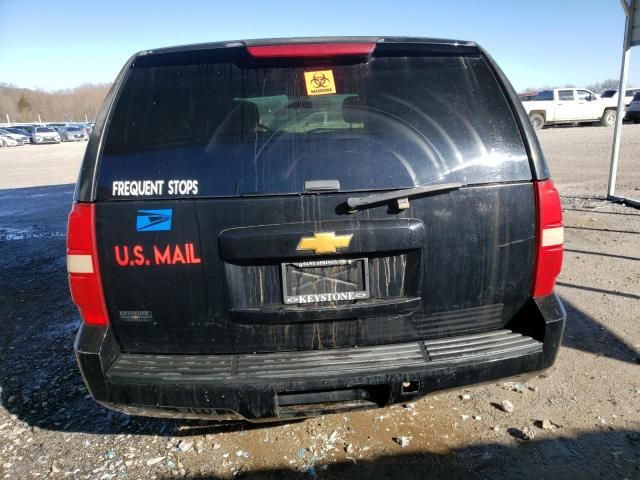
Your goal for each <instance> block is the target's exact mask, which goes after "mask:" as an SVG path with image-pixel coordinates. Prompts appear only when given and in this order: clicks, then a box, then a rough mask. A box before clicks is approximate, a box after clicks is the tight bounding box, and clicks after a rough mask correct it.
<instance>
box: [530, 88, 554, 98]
mask: <svg viewBox="0 0 640 480" xmlns="http://www.w3.org/2000/svg"><path fill="white" fill-rule="evenodd" d="M534 100H537V101H545V100H553V90H542V91H541V92H538V94H537V95H536V96H535V98H534Z"/></svg>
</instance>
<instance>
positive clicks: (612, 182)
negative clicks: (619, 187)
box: [607, 0, 633, 200]
mask: <svg viewBox="0 0 640 480" xmlns="http://www.w3.org/2000/svg"><path fill="white" fill-rule="evenodd" d="M620 3H622V7H623V9H624V13H625V16H626V19H625V26H624V42H623V44H622V66H621V67H620V83H619V84H618V111H617V113H616V126H615V129H614V131H613V147H612V149H611V165H610V167H609V186H608V189H607V198H608V199H609V200H613V197H614V196H615V193H616V177H617V175H618V159H619V157H620V137H621V136H622V120H623V116H624V115H623V114H624V99H625V91H626V89H627V78H628V76H629V57H630V56H631V46H630V42H629V36H630V35H631V21H632V12H633V10H632V9H630V8H629V6H628V4H627V3H626V0H621V2H620ZM632 5H633V3H632ZM630 10H631V11H630Z"/></svg>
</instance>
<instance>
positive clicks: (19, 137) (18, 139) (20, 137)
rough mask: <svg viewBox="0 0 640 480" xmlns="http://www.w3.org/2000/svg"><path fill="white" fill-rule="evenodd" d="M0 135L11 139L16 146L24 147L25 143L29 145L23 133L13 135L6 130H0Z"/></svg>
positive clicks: (26, 136)
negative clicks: (16, 143)
mask: <svg viewBox="0 0 640 480" xmlns="http://www.w3.org/2000/svg"><path fill="white" fill-rule="evenodd" d="M0 135H4V136H7V137H10V138H13V139H14V140H15V141H16V142H18V145H24V144H25V143H29V136H28V135H25V134H24V133H13V132H11V131H9V130H7V129H6V128H0Z"/></svg>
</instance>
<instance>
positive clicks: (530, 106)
mask: <svg viewBox="0 0 640 480" xmlns="http://www.w3.org/2000/svg"><path fill="white" fill-rule="evenodd" d="M522 105H523V106H524V108H525V110H526V111H527V113H528V114H529V119H530V120H531V123H532V124H533V127H534V128H535V129H536V130H538V129H540V128H542V127H544V126H545V125H554V124H558V123H583V122H589V123H591V122H600V124H601V125H603V126H606V127H611V126H613V125H614V124H615V123H616V106H617V100H616V99H615V98H600V97H598V95H596V94H595V93H593V92H592V91H590V90H587V89H585V88H556V89H553V90H540V91H539V92H538V94H537V95H536V96H535V97H533V99H531V100H528V101H524V102H522Z"/></svg>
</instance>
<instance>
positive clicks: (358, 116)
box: [342, 97, 366, 123]
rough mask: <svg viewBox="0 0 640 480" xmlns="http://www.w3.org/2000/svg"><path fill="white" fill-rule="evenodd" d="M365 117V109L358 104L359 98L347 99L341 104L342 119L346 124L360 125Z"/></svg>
mask: <svg viewBox="0 0 640 480" xmlns="http://www.w3.org/2000/svg"><path fill="white" fill-rule="evenodd" d="M365 115H366V109H365V108H363V106H362V103H361V102H360V97H347V98H345V100H344V102H342V118H343V119H344V121H345V122H347V123H362V122H364V117H365Z"/></svg>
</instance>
